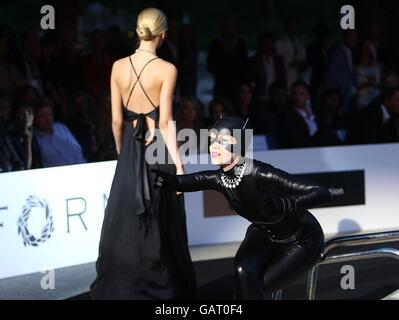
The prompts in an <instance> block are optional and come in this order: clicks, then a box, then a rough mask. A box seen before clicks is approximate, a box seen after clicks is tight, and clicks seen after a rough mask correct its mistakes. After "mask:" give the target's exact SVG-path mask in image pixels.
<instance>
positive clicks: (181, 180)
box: [151, 169, 217, 192]
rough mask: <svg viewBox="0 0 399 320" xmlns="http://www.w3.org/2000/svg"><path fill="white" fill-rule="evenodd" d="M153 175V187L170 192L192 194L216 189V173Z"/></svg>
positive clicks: (158, 173)
mask: <svg viewBox="0 0 399 320" xmlns="http://www.w3.org/2000/svg"><path fill="white" fill-rule="evenodd" d="M151 171H152V172H154V173H155V179H154V185H155V187H158V188H165V189H169V190H171V191H181V192H192V191H200V190H210V189H215V188H216V185H217V183H216V181H217V179H216V175H217V172H216V171H211V170H209V171H201V172H196V173H190V174H182V175H174V174H169V173H166V172H163V171H160V170H155V169H153V170H151Z"/></svg>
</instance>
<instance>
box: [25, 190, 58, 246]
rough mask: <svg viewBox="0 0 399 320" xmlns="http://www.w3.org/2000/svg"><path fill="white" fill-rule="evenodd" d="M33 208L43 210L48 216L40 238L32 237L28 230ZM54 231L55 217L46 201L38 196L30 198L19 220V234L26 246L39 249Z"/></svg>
mask: <svg viewBox="0 0 399 320" xmlns="http://www.w3.org/2000/svg"><path fill="white" fill-rule="evenodd" d="M33 208H41V209H43V210H44V212H45V215H46V224H45V226H44V227H43V229H42V232H41V234H40V237H39V238H36V237H35V236H33V235H31V234H30V232H29V229H28V220H29V217H30V215H31V211H32V209H33ZM53 231H54V226H53V216H52V215H51V210H50V207H49V205H48V203H47V201H46V200H42V199H40V198H39V197H37V196H29V197H28V199H26V203H25V205H24V207H23V209H22V214H21V215H20V216H19V218H18V234H20V235H21V237H22V239H23V241H24V246H25V247H26V246H33V247H37V246H38V245H39V243H42V242H46V241H47V239H48V238H50V236H51V233H52V232H53Z"/></svg>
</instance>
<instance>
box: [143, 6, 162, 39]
mask: <svg viewBox="0 0 399 320" xmlns="http://www.w3.org/2000/svg"><path fill="white" fill-rule="evenodd" d="M167 29H168V20H167V19H166V16H165V15H164V13H163V12H162V11H161V10H159V9H157V8H147V9H144V10H143V11H141V12H140V14H139V16H138V17H137V27H136V32H137V35H138V37H139V39H140V40H145V41H150V40H152V39H154V38H156V37H157V36H159V35H160V34H161V33H162V32H164V31H166V30H167Z"/></svg>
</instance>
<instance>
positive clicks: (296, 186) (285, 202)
mask: <svg viewBox="0 0 399 320" xmlns="http://www.w3.org/2000/svg"><path fill="white" fill-rule="evenodd" d="M257 175H258V177H259V179H260V180H261V183H264V184H266V185H267V186H268V188H269V189H274V190H276V191H278V194H280V196H271V197H266V199H265V202H266V204H267V205H268V206H270V209H271V210H273V211H274V212H282V213H288V212H291V211H294V210H298V209H310V208H314V207H317V206H319V205H321V204H324V203H327V202H329V201H331V193H330V191H329V190H328V189H326V188H324V187H322V186H320V185H318V184H316V183H314V182H311V181H307V180H305V179H301V178H298V177H295V176H293V175H291V174H289V173H287V172H285V171H283V170H280V169H277V168H275V167H273V166H272V165H268V164H263V165H262V166H261V167H260V168H259V169H258V173H257Z"/></svg>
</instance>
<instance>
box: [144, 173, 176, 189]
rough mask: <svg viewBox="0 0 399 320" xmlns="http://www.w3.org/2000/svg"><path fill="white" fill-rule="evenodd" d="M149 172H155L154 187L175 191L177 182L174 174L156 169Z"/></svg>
mask: <svg viewBox="0 0 399 320" xmlns="http://www.w3.org/2000/svg"><path fill="white" fill-rule="evenodd" d="M151 172H153V173H155V178H154V187H155V188H156V189H157V188H163V189H166V190H168V191H176V189H177V183H178V182H177V178H176V175H174V174H169V173H166V172H164V171H161V170H156V169H151Z"/></svg>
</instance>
